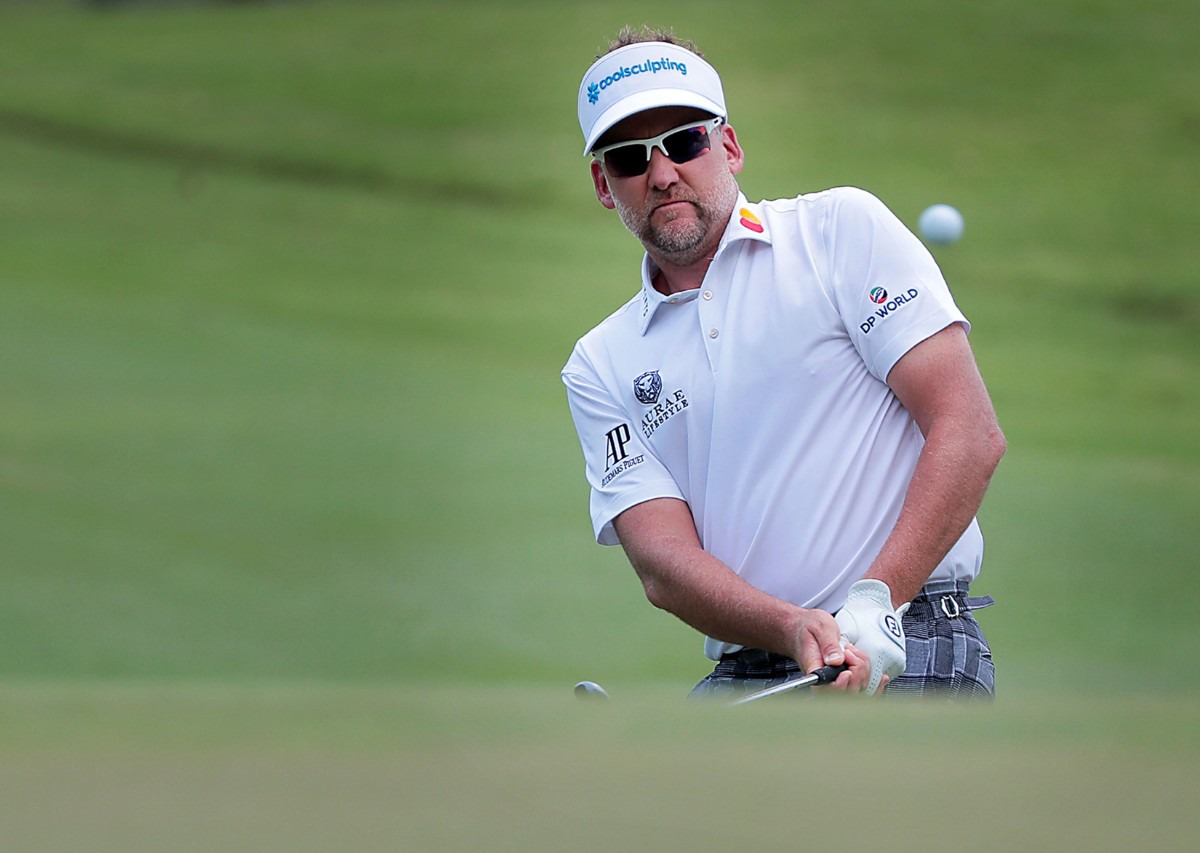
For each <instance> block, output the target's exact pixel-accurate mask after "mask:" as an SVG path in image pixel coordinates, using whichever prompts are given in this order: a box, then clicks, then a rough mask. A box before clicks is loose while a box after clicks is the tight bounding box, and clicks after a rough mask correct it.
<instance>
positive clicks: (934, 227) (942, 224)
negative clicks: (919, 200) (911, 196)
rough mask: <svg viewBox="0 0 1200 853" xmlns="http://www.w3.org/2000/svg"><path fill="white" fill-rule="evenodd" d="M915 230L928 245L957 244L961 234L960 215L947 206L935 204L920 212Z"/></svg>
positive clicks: (961, 222) (961, 220)
mask: <svg viewBox="0 0 1200 853" xmlns="http://www.w3.org/2000/svg"><path fill="white" fill-rule="evenodd" d="M917 230H918V231H920V232H921V236H922V237H924V238H925V239H926V240H928V241H929V242H930V243H941V244H949V243H957V242H958V238H959V237H961V236H962V233H963V218H962V214H961V213H959V212H958V211H957V210H955V209H954V208H953V207H951V206H950V205H948V204H935V205H932V206H930V207H927V208H925V210H923V211H922V212H921V218H920V219H918V220H917Z"/></svg>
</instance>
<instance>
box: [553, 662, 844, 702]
mask: <svg viewBox="0 0 1200 853" xmlns="http://www.w3.org/2000/svg"><path fill="white" fill-rule="evenodd" d="M845 671H846V665H845V664H842V665H841V666H823V667H821V668H820V669H814V670H813V671H812V672H810V673H808V674H807V675H802V676H800V677H799V678H793V679H790V680H788V681H783V682H780V683H779V684H775V685H772V686H771V687H764V688H763V689H762V690H757V691H755V692H754V693H750V694H748V695H746V696H743V697H742V698H741V699H737V700H735V701H733V702H730V703H729V704H730V705H745V704H746V703H747V702H757V701H758V700H759V699H766V698H767V697H768V696H774V695H776V694H777V693H787V692H788V691H790V690H795V689H797V688H799V687H812V686H813V685H816V684H828V683H829V682H831V681H836V680H837V677H838V676H839V675H841V674H842V673H843V672H845ZM575 690H576V692H578V690H579V688H578V687H576V688H575Z"/></svg>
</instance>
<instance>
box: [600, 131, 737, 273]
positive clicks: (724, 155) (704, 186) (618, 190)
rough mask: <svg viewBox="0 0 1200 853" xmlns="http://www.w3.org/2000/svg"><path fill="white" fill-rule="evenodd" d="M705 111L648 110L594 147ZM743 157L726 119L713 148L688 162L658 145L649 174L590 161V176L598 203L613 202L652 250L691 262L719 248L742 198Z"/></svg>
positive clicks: (681, 263)
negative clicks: (615, 170) (622, 172)
mask: <svg viewBox="0 0 1200 853" xmlns="http://www.w3.org/2000/svg"><path fill="white" fill-rule="evenodd" d="M706 118H710V116H709V115H708V114H707V113H704V112H701V111H699V110H695V109H691V108H687V107H664V108H661V109H655V110H647V111H646V112H642V113H637V114H635V115H632V116H630V117H629V118H627V119H625V120H623V121H621V122H619V123H617V124H616V125H614V126H613V127H612V128H611V129H610V130H609V131H608V132H607V133H605V134H604V136H603V137H601V139H600V141H599V142H598V143H597V146H596V147H597V148H601V147H603V146H605V145H611V144H613V143H616V142H622V141H625V140H634V139H648V138H651V137H654V136H658V135H659V134H660V133H665V132H666V131H668V130H671V129H673V128H676V127H679V126H680V125H685V124H689V123H691V122H695V121H700V120H703V119H706ZM743 159H744V157H743V154H742V149H741V147H740V146H739V145H738V142H737V136H736V135H735V134H734V132H733V129H732V128H730V127H727V126H724V125H722V126H721V127H720V128H718V129H717V130H716V131H715V132H714V133H713V134H712V147H711V148H710V149H709V150H708V151H706V152H704V153H703V154H701V155H700V156H698V157H696V158H695V159H693V160H690V161H688V162H687V163H674V162H672V161H671V160H670V158H668V157H666V156H665V155H664V154H663V153H662V151H660V150H658V149H657V148H656V149H654V150H653V152H652V153H651V155H650V164H649V166H648V167H647V169H646V171H645V173H644V174H641V175H634V176H632V177H627V178H622V177H617V176H614V175H609V174H608V173H607V172H606V170H605V169H603V168H602V167H601V165H600V164H599V163H596V162H595V161H593V162H592V181H593V183H594V184H595V187H596V196H597V198H599V199H600V203H601V204H603V205H604V206H605V207H608V208H610V209H611V208H615V209H616V211H617V213H618V214H619V215H620V217H621V221H622V222H624V223H625V227H626V228H628V229H629V230H630V232H632V233H633V235H634V236H635V237H637V238H638V239H639V240H640V241H641V242H642V244H643V245H644V246H645V247H646V249H647V251H649V252H650V254H651V256H654V257H656V258H658V259H659V260H661V261H666V262H668V263H671V264H675V265H678V266H687V265H689V264H692V263H695V262H696V261H698V260H700V259H701V258H704V257H706V256H707V257H711V256H712V254H713V252H715V251H716V248H717V244H718V243H720V240H721V235H722V233H724V230H725V225H726V223H727V222H728V221H729V216H730V214H731V213H732V212H733V206H734V204H735V202H736V201H737V194H738V186H737V181H736V180H735V178H734V175H735V174H737V173H738V172H740V171H741V168H742V163H743Z"/></svg>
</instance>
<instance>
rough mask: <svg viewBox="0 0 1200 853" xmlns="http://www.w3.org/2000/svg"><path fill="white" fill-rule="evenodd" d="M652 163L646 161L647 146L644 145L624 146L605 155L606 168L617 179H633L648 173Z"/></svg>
mask: <svg viewBox="0 0 1200 853" xmlns="http://www.w3.org/2000/svg"><path fill="white" fill-rule="evenodd" d="M649 165H650V161H649V160H647V159H646V146H645V145H642V144H640V143H639V144H636V145H622V146H621V147H620V148H614V149H613V150H612V151H609V152H607V153H606V154H605V155H604V168H605V169H607V170H608V173H609V174H610V175H612V176H613V177H616V178H632V177H634V176H635V175H640V174H642V173H643V172H645V171H646V167H647V166H649Z"/></svg>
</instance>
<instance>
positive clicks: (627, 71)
mask: <svg viewBox="0 0 1200 853" xmlns="http://www.w3.org/2000/svg"><path fill="white" fill-rule="evenodd" d="M659 71H678V72H679V73H680V74H682V75H683V76H684V77H686V76H687V66H686V65H685V64H684V63H682V62H675V61H673V60H670V59H667V58H666V57H663V58H662V59H647V60H646V61H644V62H643V63H642V64H641V65H622V66H621V67H620V68H618V69H617V70H616V71H614V72H613V73H612V74H609V75H608V76H607V77H605V78H604V79H603V80H601V81H600V82H599V83H589V84H588V87H587V97H588V101H590V102H591V103H593V104H594V103H596V102H597V101H599V100H600V93H601V92H602V91H604V90H605V89H607V88H608V87H609V86H611V85H612V84H613V83H616V82H618V81H620V80H624V79H625V78H626V77H632V76H633V75H634V74H657V73H658V72H659Z"/></svg>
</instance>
